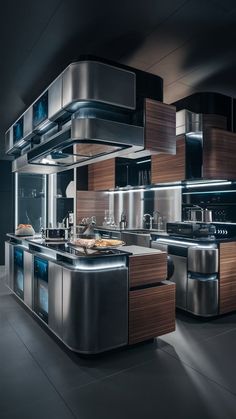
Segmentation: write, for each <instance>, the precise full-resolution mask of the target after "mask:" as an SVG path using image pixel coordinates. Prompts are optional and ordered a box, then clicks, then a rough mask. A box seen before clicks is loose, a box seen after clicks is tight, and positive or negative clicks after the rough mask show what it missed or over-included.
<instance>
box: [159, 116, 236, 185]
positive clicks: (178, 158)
mask: <svg viewBox="0 0 236 419" xmlns="http://www.w3.org/2000/svg"><path fill="white" fill-rule="evenodd" d="M208 121H210V118H209V119H208ZM212 121H215V122H214V124H215V125H216V119H215V118H212V120H211V122H212ZM218 122H219V125H220V123H221V122H222V118H220V119H219V121H218ZM235 153H236V134H235V133H233V132H230V131H226V130H223V129H222V128H218V127H212V126H210V125H207V128H205V129H204V130H203V135H202V136H201V135H198V134H196V135H195V136H194V135H190V136H189V135H184V134H183V135H178V136H177V137H176V155H175V156H170V155H165V154H159V155H156V156H151V159H152V176H151V179H152V183H158V182H176V181H181V180H185V179H199V178H203V179H236V165H235V161H234V156H235Z"/></svg>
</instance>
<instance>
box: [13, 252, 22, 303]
mask: <svg viewBox="0 0 236 419" xmlns="http://www.w3.org/2000/svg"><path fill="white" fill-rule="evenodd" d="M14 291H15V293H16V294H17V295H18V297H20V298H21V299H22V300H23V299H24V250H23V249H21V248H20V247H15V248H14Z"/></svg>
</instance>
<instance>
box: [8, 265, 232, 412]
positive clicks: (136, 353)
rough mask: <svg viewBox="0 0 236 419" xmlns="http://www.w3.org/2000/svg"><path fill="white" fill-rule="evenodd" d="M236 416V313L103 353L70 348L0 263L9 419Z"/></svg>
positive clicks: (185, 319) (184, 319)
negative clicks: (31, 309)
mask: <svg viewBox="0 0 236 419" xmlns="http://www.w3.org/2000/svg"><path fill="white" fill-rule="evenodd" d="M42 417H43V418H44V419H54V418H55V419H65V418H66V419H67V418H68V419H69V418H79V419H95V418H96V419H118V418H119V419H120V418H124V419H126V418H127V419H128V418H129V419H130V418H133V417H134V418H135V419H139V418H145V419H146V418H152V417H156V418H159V419H173V418H175V419H195V418H196V419H200V418H201V419H235V418H236V314H235V313H234V314H230V315H228V316H224V317H222V318H219V319H215V320H212V321H200V320H198V319H194V318H192V317H189V316H186V315H183V314H181V313H177V330H176V332H174V333H171V334H169V335H166V336H164V337H163V338H159V339H156V340H155V341H154V342H152V343H147V344H143V345H139V346H136V347H134V348H129V349H126V350H121V351H118V352H115V353H109V354H106V355H104V356H100V357H98V358H95V359H84V358H80V357H79V356H77V355H75V354H72V353H70V352H69V351H67V350H66V349H65V348H64V347H63V346H62V345H61V344H59V343H58V342H57V341H56V340H55V339H54V338H53V337H52V336H51V335H50V334H49V333H47V331H46V330H45V329H44V328H43V327H41V325H40V324H38V323H37V322H36V321H35V320H34V319H33V318H32V317H31V315H30V314H29V313H28V312H27V311H26V310H25V309H24V308H23V307H22V306H21V305H20V304H19V303H18V302H17V301H16V299H15V297H14V296H13V295H12V294H11V293H10V292H9V291H8V289H7V288H6V287H5V285H4V272H3V270H0V418H1V419H14V418H17V419H21V418H24V419H32V418H34V419H38V418H40V419H41V418H42Z"/></svg>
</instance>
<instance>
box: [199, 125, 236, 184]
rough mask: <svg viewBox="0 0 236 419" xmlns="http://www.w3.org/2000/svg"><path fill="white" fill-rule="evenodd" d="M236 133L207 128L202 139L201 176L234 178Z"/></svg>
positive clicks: (235, 170) (235, 173)
mask: <svg viewBox="0 0 236 419" xmlns="http://www.w3.org/2000/svg"><path fill="white" fill-rule="evenodd" d="M235 155H236V133H233V132H230V131H225V130H221V129H218V128H208V129H207V130H206V131H205V133H204V141H203V178H206V179H236V164H235Z"/></svg>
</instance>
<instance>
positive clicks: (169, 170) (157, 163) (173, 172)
mask: <svg viewBox="0 0 236 419" xmlns="http://www.w3.org/2000/svg"><path fill="white" fill-rule="evenodd" d="M185 155H186V144H185V135H178V136H177V137H176V154H175V155H174V156H172V155H169V154H157V155H155V156H152V157H151V165H152V167H151V178H152V183H161V182H176V181H178V180H183V179H185V177H186V175H185V173H186V163H185Z"/></svg>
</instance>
